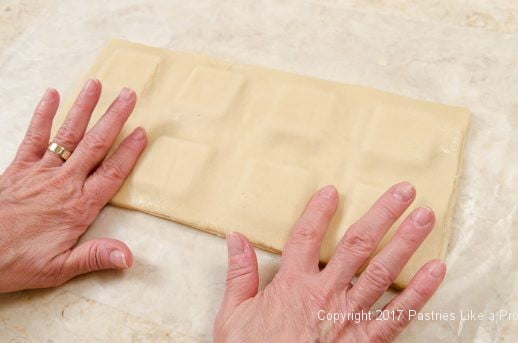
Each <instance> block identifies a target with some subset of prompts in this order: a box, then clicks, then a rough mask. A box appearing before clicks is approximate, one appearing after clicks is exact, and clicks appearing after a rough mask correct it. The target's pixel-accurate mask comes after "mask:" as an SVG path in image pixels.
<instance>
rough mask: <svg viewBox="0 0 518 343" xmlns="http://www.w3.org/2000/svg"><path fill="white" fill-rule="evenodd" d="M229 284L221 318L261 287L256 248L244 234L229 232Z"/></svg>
mask: <svg viewBox="0 0 518 343" xmlns="http://www.w3.org/2000/svg"><path fill="white" fill-rule="evenodd" d="M227 250H228V267H227V286H226V289H225V295H224V297H223V303H222V304H221V309H220V312H219V313H218V317H219V318H227V316H229V315H230V314H231V313H232V312H233V311H234V309H235V308H236V307H237V306H238V305H239V304H241V303H242V302H243V301H245V300H247V299H250V298H252V297H254V296H255V295H256V294H257V289H258V287H259V272H258V270H257V257H256V256H255V251H254V248H253V247H252V246H251V244H250V242H249V241H248V239H246V238H245V237H244V236H243V235H241V234H239V233H236V232H230V233H228V234H227Z"/></svg>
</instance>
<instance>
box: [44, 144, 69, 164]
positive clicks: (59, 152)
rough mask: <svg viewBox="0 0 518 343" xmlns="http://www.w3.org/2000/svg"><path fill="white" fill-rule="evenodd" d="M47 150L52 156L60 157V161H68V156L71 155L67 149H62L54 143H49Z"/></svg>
mask: <svg viewBox="0 0 518 343" xmlns="http://www.w3.org/2000/svg"><path fill="white" fill-rule="evenodd" d="M47 149H48V150H49V151H51V152H53V153H54V154H56V155H58V156H59V157H61V159H62V160H63V161H66V160H68V158H69V157H70V155H72V153H71V152H70V151H68V150H67V149H65V148H63V147H62V146H61V145H59V144H57V143H54V142H50V144H49V146H48V147H47Z"/></svg>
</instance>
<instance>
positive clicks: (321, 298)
mask: <svg viewBox="0 0 518 343" xmlns="http://www.w3.org/2000/svg"><path fill="white" fill-rule="evenodd" d="M305 293H306V297H307V299H308V300H309V303H310V304H311V305H312V306H313V307H314V308H319V309H321V308H328V307H329V305H330V304H331V298H332V293H331V292H322V290H321V289H320V288H313V287H308V288H307V289H306V291H305Z"/></svg>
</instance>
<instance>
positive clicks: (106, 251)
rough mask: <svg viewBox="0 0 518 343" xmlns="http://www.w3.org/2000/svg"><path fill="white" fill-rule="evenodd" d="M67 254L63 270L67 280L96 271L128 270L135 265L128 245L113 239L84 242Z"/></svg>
mask: <svg viewBox="0 0 518 343" xmlns="http://www.w3.org/2000/svg"><path fill="white" fill-rule="evenodd" d="M65 254H68V256H66V258H65V259H64V262H63V268H62V270H63V274H64V275H63V276H64V277H65V278H66V279H67V280H68V279H71V278H73V277H75V276H77V275H81V274H85V273H89V272H93V271H96V270H104V269H126V268H128V267H130V266H131V264H132V263H133V257H132V255H131V251H130V250H129V248H128V247H127V246H126V244H124V243H122V242H121V241H118V240H116V239H111V238H98V239H92V240H90V241H86V242H83V243H81V244H80V245H78V246H76V247H75V248H73V249H72V250H70V251H69V252H67V253H65ZM65 281H66V280H65Z"/></svg>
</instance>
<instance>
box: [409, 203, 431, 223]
mask: <svg viewBox="0 0 518 343" xmlns="http://www.w3.org/2000/svg"><path fill="white" fill-rule="evenodd" d="M431 220H432V210H430V209H429V208H427V207H419V208H418V209H416V210H415V211H414V212H413V213H412V221H413V222H414V223H416V224H417V225H418V226H424V225H426V224H428V223H430V221H431Z"/></svg>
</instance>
